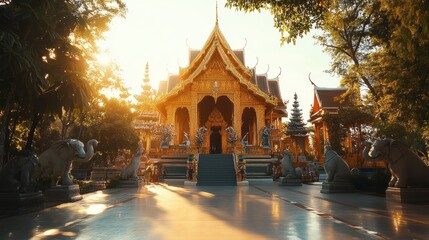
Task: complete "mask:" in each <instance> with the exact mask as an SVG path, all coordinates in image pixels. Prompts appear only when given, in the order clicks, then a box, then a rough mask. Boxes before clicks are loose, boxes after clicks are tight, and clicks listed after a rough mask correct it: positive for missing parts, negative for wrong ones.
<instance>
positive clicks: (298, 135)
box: [286, 93, 308, 154]
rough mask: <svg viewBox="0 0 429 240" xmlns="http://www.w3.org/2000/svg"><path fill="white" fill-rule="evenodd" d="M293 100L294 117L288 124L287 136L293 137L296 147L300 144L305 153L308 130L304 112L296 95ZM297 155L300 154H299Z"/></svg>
mask: <svg viewBox="0 0 429 240" xmlns="http://www.w3.org/2000/svg"><path fill="white" fill-rule="evenodd" d="M293 99H294V101H293V104H292V107H293V108H292V113H291V115H292V117H291V118H290V121H289V123H288V124H287V129H286V135H288V136H291V137H292V139H294V142H295V146H297V144H299V146H300V148H301V149H302V150H304V151H305V149H304V147H305V145H304V142H302V141H303V140H304V139H305V138H306V137H307V134H308V130H307V128H306V127H305V123H304V122H303V119H302V110H301V109H300V108H299V102H298V95H297V94H296V93H295V94H294V96H293ZM298 142H299V143H298ZM296 154H298V152H297V153H296Z"/></svg>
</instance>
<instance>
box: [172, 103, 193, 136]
mask: <svg viewBox="0 0 429 240" xmlns="http://www.w3.org/2000/svg"><path fill="white" fill-rule="evenodd" d="M174 123H175V124H174V125H175V126H176V141H175V142H176V143H182V142H183V141H185V140H186V139H185V137H184V134H183V133H184V132H186V133H188V134H189V130H190V128H189V112H188V109H187V108H185V107H181V108H178V109H176V114H175V121H174Z"/></svg>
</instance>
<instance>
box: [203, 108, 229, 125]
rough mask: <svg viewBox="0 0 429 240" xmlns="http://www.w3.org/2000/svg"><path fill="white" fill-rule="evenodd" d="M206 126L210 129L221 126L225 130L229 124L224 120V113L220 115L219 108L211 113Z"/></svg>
mask: <svg viewBox="0 0 429 240" xmlns="http://www.w3.org/2000/svg"><path fill="white" fill-rule="evenodd" d="M205 125H206V127H207V128H208V129H209V128H210V127H213V126H221V127H224V128H226V127H227V124H226V122H225V120H224V119H223V116H222V113H220V111H219V110H218V109H217V108H215V109H213V111H212V113H210V116H209V118H208V119H207V122H206V124H205Z"/></svg>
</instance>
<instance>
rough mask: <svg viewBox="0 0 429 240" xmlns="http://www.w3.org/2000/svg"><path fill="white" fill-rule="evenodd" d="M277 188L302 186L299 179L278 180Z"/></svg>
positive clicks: (281, 178) (284, 178)
mask: <svg viewBox="0 0 429 240" xmlns="http://www.w3.org/2000/svg"><path fill="white" fill-rule="evenodd" d="M279 186H302V180H301V178H286V177H280V178H279Z"/></svg>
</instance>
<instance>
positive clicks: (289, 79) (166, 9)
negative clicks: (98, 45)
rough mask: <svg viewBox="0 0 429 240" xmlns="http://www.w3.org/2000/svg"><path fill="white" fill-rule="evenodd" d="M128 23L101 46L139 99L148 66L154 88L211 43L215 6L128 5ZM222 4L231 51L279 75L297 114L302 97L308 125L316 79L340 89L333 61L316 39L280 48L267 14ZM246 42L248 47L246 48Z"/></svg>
mask: <svg viewBox="0 0 429 240" xmlns="http://www.w3.org/2000/svg"><path fill="white" fill-rule="evenodd" d="M125 2H126V4H127V8H128V12H127V15H126V18H125V19H124V18H117V19H114V20H113V22H112V24H111V29H110V31H109V32H107V33H106V38H105V41H104V42H103V43H102V46H103V47H104V48H105V53H104V54H106V55H108V56H109V57H110V58H111V59H113V61H116V62H117V63H118V64H119V65H120V67H121V68H122V70H123V72H122V77H123V79H124V82H125V83H126V84H127V85H128V86H129V87H130V88H131V91H132V93H139V92H140V91H141V85H142V83H143V77H144V69H145V64H146V62H149V72H150V73H149V76H150V80H151V85H152V86H153V88H155V89H157V88H158V82H159V81H160V80H165V79H167V76H168V73H170V74H177V73H178V71H179V65H180V66H182V67H185V66H187V65H188V58H189V56H188V46H187V45H189V47H191V48H193V49H201V48H202V47H203V45H204V43H205V42H206V40H207V39H208V37H209V35H210V33H211V31H212V30H213V27H214V25H215V18H216V14H215V13H216V1H215V0H204V1H202V0H180V1H177V0H163V1H153V0H125ZM224 5H225V0H219V10H218V12H219V26H220V29H221V31H222V33H223V34H224V36H225V38H226V40H227V41H228V43H229V45H230V46H231V48H232V49H242V48H243V47H244V46H245V64H246V66H248V67H254V66H255V65H256V63H257V59H259V62H258V64H257V68H256V71H257V73H259V74H263V73H265V72H267V69H268V65H269V71H268V77H269V78H274V77H276V76H277V75H278V74H279V71H280V70H279V68H281V69H282V74H281V75H280V77H279V79H280V88H281V94H282V97H283V100H289V104H288V109H287V110H288V112H289V113H290V110H291V109H292V102H293V94H294V93H295V92H296V93H297V94H298V101H299V102H300V108H301V109H302V110H303V117H304V120H305V121H306V120H308V118H309V111H310V107H311V106H310V105H311V104H312V103H313V86H312V85H311V84H310V82H309V81H308V74H309V73H310V72H311V79H312V80H313V82H314V83H316V85H318V86H321V87H337V86H338V82H339V80H338V77H336V76H332V75H330V74H328V73H325V70H327V69H329V66H330V64H329V63H330V58H329V56H328V55H327V53H324V52H323V51H322V47H321V46H320V45H317V43H316V41H315V40H314V39H313V38H312V35H313V34H309V35H307V36H306V37H305V38H303V39H298V40H297V42H296V45H292V44H289V45H286V44H285V45H283V46H281V45H280V33H279V32H278V30H277V29H275V28H274V22H273V18H272V16H271V15H270V14H269V13H268V12H261V13H244V12H238V11H235V10H233V9H229V8H225V7H224ZM246 40H247V45H246Z"/></svg>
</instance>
